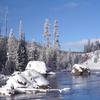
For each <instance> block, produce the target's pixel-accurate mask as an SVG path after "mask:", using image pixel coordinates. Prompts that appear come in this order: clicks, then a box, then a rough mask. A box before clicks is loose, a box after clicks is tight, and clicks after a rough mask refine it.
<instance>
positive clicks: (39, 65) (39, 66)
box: [26, 61, 47, 74]
mask: <svg viewBox="0 0 100 100" xmlns="http://www.w3.org/2000/svg"><path fill="white" fill-rule="evenodd" d="M26 69H34V70H35V71H37V72H39V73H41V74H46V73H47V67H46V64H45V63H44V62H43V61H29V63H28V64H27V66H26Z"/></svg>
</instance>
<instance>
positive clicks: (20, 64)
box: [16, 20, 28, 71]
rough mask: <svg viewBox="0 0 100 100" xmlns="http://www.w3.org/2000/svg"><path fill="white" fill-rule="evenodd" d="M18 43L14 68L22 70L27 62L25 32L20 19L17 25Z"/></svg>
mask: <svg viewBox="0 0 100 100" xmlns="http://www.w3.org/2000/svg"><path fill="white" fill-rule="evenodd" d="M19 36H20V40H19V45H18V50H17V66H16V70H19V71H24V70H25V68H26V65H27V62H28V55H27V49H26V43H25V34H24V32H23V31H22V20H20V27H19Z"/></svg>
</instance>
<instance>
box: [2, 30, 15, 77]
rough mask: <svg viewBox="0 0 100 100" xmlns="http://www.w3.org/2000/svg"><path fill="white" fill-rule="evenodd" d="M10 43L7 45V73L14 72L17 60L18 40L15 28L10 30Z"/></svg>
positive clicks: (5, 71)
mask: <svg viewBox="0 0 100 100" xmlns="http://www.w3.org/2000/svg"><path fill="white" fill-rule="evenodd" d="M7 43H8V45H7V61H6V64H5V70H4V73H5V74H6V75H10V74H12V73H13V72H14V70H15V68H16V66H15V62H16V61H15V60H16V53H17V42H16V39H15V37H14V34H13V29H11V30H10V33H9V37H8V42H7Z"/></svg>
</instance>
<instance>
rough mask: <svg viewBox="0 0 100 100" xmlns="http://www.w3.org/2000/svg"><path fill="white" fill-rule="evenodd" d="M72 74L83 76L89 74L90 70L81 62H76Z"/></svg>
mask: <svg viewBox="0 0 100 100" xmlns="http://www.w3.org/2000/svg"><path fill="white" fill-rule="evenodd" d="M71 72H72V74H73V75H76V76H83V75H89V74H90V70H89V69H88V68H87V67H86V66H84V65H80V64H75V65H74V66H73V67H72V71H71Z"/></svg>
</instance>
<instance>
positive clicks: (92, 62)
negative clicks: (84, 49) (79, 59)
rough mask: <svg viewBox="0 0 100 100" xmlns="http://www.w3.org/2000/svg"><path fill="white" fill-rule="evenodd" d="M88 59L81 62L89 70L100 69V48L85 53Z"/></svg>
mask: <svg viewBox="0 0 100 100" xmlns="http://www.w3.org/2000/svg"><path fill="white" fill-rule="evenodd" d="M87 55H88V60H87V61H85V62H83V63H82V64H83V65H86V66H87V67H88V68H90V69H91V70H100V50H96V51H94V52H90V53H87Z"/></svg>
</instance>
